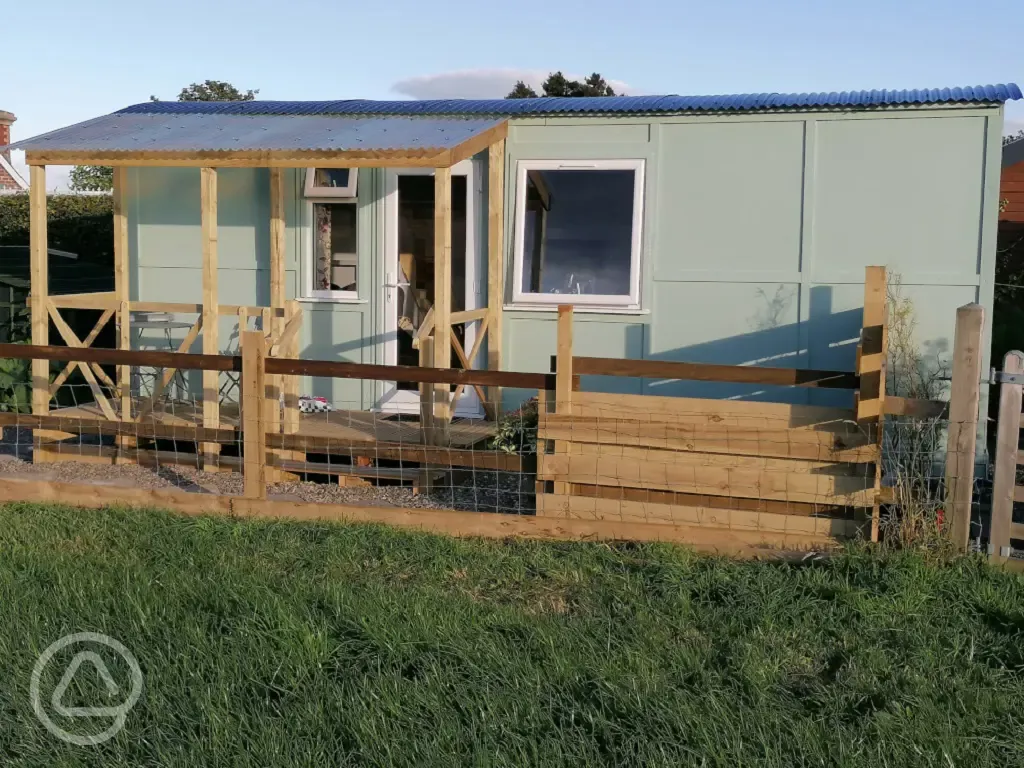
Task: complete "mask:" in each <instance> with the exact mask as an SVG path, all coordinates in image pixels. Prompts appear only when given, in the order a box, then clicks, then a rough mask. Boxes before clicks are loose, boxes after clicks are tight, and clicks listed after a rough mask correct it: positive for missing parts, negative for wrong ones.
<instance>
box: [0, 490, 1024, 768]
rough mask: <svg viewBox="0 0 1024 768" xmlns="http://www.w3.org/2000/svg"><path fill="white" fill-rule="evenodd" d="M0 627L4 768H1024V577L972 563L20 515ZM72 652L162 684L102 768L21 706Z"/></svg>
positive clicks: (136, 517) (3, 565) (0, 581)
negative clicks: (111, 647)
mask: <svg viewBox="0 0 1024 768" xmlns="http://www.w3.org/2000/svg"><path fill="white" fill-rule="evenodd" d="M0 606H2V608H0V718H2V721H0V764H2V765H4V766H8V765H13V766H21V765H24V766H29V765H31V766H52V765H68V766H71V765H76V766H77V765H96V766H100V765H102V766H142V765H153V766H200V765H206V766H214V765H216V766H235V765H237V766H242V765H244V766H279V765H280V766H291V765H308V766H314V765H315V766H342V765H452V766H463V765H507V766H525V765H563V764H574V765H591V764H606V765H614V766H627V765H637V766H641V765H642V766H648V765H709V766H712V765H714V766H729V767H730V768H734V767H736V766H761V765H771V766H796V765H815V766H822V765H843V766H902V765H907V766H910V765H913V766H923V765H932V766H943V767H944V768H949V767H950V766H972V768H973V767H976V766H1000V768H1002V767H1003V766H1007V765H1011V764H1013V765H1020V764H1022V762H1024V577H1021V576H1019V575H1011V574H1006V573H1002V572H998V571H995V570H991V569H989V568H988V567H987V566H985V565H984V564H982V563H981V562H980V561H976V560H970V559H966V560H963V561H960V562H958V563H956V564H954V565H951V566H945V567H942V568H938V567H934V566H932V565H929V564H927V563H926V562H924V561H923V560H922V559H920V558H918V557H913V556H888V557H886V556H879V555H873V554H869V553H867V552H865V551H851V552H849V553H847V554H845V555H843V556H841V557H837V558H835V559H833V560H831V561H829V562H819V563H812V564H803V565H794V564H782V563H766V562H761V563H758V562H734V561H729V560H725V559H718V558H710V557H705V556H699V555H696V554H693V553H691V552H689V551H688V550H686V549H683V548H678V547H673V546H668V545H663V546H659V545H642V546H639V545H620V546H614V547H613V546H606V545H601V544H582V543H575V544H561V543H539V542H537V543H535V542H493V541H481V540H456V539H449V538H444V537H439V536H432V535H426V534H414V533H409V532H401V531H397V530H391V529H387V528H383V527H376V526H366V525H352V526H337V525H327V524H323V525H316V524H298V523H267V522H256V521H230V520H226V519H214V518H184V517H178V516H173V515H170V514H166V513H162V512H136V511H126V510H105V511H100V512H96V511H80V510H74V509H70V508H66V507H57V506H37V505H8V506H0ZM81 631H96V632H102V633H105V634H108V635H111V636H113V637H114V638H116V639H117V640H119V641H121V642H122V643H124V644H125V645H126V646H127V647H128V648H129V649H131V651H132V652H133V653H134V655H135V657H136V658H137V659H138V661H139V664H140V666H141V668H142V670H143V673H144V677H145V687H144V692H143V696H142V698H141V700H140V701H139V703H138V705H137V706H136V707H135V708H134V709H133V710H132V711H131V713H130V714H129V715H128V718H127V723H126V725H125V727H124V729H123V730H122V731H121V732H120V733H119V734H118V735H117V736H116V737H114V738H113V739H112V740H110V741H108V742H106V743H105V744H103V745H101V746H93V747H84V746H83V747H78V746H70V745H67V744H64V743H63V742H60V741H58V740H57V739H56V738H54V737H53V736H52V735H51V734H50V733H49V732H47V731H46V730H45V729H44V728H43V726H42V725H41V724H40V723H39V721H38V720H37V719H36V717H35V715H34V713H33V711H32V708H31V706H30V704H29V679H30V674H31V671H32V668H33V665H34V664H35V662H36V659H37V657H38V656H39V654H40V652H41V651H42V650H43V649H44V648H46V647H47V646H48V645H49V644H50V643H52V642H53V641H55V640H57V639H58V638H59V637H61V636H62V635H65V634H67V633H71V632H81ZM65 663H66V660H65ZM115 666H116V665H115ZM85 668H86V667H84V666H83V668H82V669H85ZM112 670H113V671H114V672H115V676H116V672H117V670H114V667H112ZM61 672H62V670H61V669H57V670H56V671H55V672H48V673H47V674H48V675H49V676H48V677H47V676H44V688H45V686H46V685H49V686H50V688H49V690H53V687H54V685H55V684H56V681H57V680H58V679H59V676H60V674H61ZM92 677H96V675H95V674H93V675H92ZM90 681H91V677H89V676H88V675H87V676H85V677H84V678H83V680H80V677H79V676H76V677H75V681H74V685H73V687H72V688H71V689H69V695H70V696H72V697H73V698H75V699H76V700H82V701H83V702H85V700H86V699H87V698H88V696H89V694H90V690H91V689H90V685H91V682H90ZM96 686H97V688H96V691H99V690H101V688H99V682H98V678H97V681H96ZM96 691H91V692H92V693H96ZM46 698H48V697H46ZM86 703H92V704H93V705H95V704H96V702H95V701H94V700H92V701H91V702H86ZM115 703H116V702H115ZM83 705H84V704H83ZM106 722H109V721H106ZM94 730H95V729H94ZM100 730H101V729H100Z"/></svg>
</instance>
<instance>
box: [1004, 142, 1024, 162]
mask: <svg viewBox="0 0 1024 768" xmlns="http://www.w3.org/2000/svg"><path fill="white" fill-rule="evenodd" d="M1017 163H1024V139H1017V140H1016V141H1011V142H1010V143H1009V144H1004V145H1003V168H1009V167H1010V166H1011V165H1016V164H1017Z"/></svg>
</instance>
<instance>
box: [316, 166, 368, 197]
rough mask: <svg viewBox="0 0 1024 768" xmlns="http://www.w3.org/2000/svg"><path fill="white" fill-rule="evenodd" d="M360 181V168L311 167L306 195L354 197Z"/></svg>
mask: <svg viewBox="0 0 1024 768" xmlns="http://www.w3.org/2000/svg"><path fill="white" fill-rule="evenodd" d="M358 181H359V169H358V168H309V169H307V170H306V188H305V195H306V197H329V198H335V199H338V198H354V197H355V196H356V193H357V187H356V185H357V183H358Z"/></svg>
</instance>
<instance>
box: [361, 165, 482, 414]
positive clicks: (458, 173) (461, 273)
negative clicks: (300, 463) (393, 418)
mask: <svg viewBox="0 0 1024 768" xmlns="http://www.w3.org/2000/svg"><path fill="white" fill-rule="evenodd" d="M476 165H477V164H476V162H475V161H474V160H473V159H469V160H464V161H462V162H461V163H459V164H458V165H455V166H453V167H452V187H453V189H456V190H458V191H459V192H460V193H461V190H462V187H463V186H464V188H465V198H464V206H465V207H464V209H461V208H462V207H461V205H460V203H461V202H462V201H457V200H456V199H455V196H454V195H453V199H452V210H453V218H454V219H455V220H456V225H455V231H454V232H453V236H452V284H453V288H452V292H453V295H452V311H453V312H454V311H457V309H462V308H465V309H467V310H468V309H478V308H480V307H482V306H483V303H482V302H483V300H484V299H483V291H482V286H481V285H480V284H479V282H480V281H479V275H481V274H482V273H483V268H482V258H483V249H482V247H481V242H480V237H479V234H480V232H481V230H482V227H481V223H480V221H479V220H478V217H479V216H480V214H481V211H482V210H483V208H482V207H481V206H482V199H483V198H482V194H483V192H482V188H481V184H482V178H481V175H480V173H479V172H478V169H477V167H476ZM433 175H434V171H433V169H432V168H410V169H397V170H391V169H388V170H387V171H385V184H384V191H385V198H384V206H385V208H384V222H385V224H384V283H383V286H382V290H383V294H382V296H381V302H380V306H381V307H382V312H383V316H382V318H381V320H382V322H381V325H380V327H381V328H382V329H383V340H382V341H383V347H384V364H385V365H416V364H418V361H417V356H416V354H415V353H414V352H413V351H412V349H411V340H412V336H411V334H410V333H409V332H408V331H409V329H410V328H412V329H415V328H416V327H418V325H419V323H420V322H421V321H422V319H423V317H422V316H423V315H424V314H425V312H424V311H423V310H422V307H423V306H427V305H428V304H418V303H417V302H416V301H415V299H414V298H413V296H414V295H415V286H410V285H409V283H408V280H407V278H408V276H407V275H406V274H405V272H404V270H403V268H402V266H403V265H402V264H400V260H399V254H400V251H401V250H402V245H403V244H404V245H405V246H406V250H407V251H409V250H415V248H409V247H408V246H409V241H410V239H415V238H416V237H417V236H419V237H420V240H423V238H429V243H430V248H431V249H432V248H433V216H432V214H430V215H429V217H428V216H426V215H424V216H423V217H422V219H421V222H420V223H422V224H423V225H424V226H423V232H422V233H417V232H412V231H410V230H411V229H412V228H413V227H414V226H415V223H410V217H409V215H408V214H409V211H410V209H411V207H413V206H415V205H416V203H415V202H414V201H413V198H414V197H415V196H416V194H417V191H420V192H422V193H423V194H424V198H423V200H422V201H421V207H422V208H423V210H424V211H426V210H427V207H426V204H427V202H429V206H430V207H429V210H431V211H432V206H433V203H432V195H433V192H432V191H431V190H432V187H433ZM403 179H406V181H405V182H403V181H402V180H403ZM463 180H464V181H463ZM426 194H429V195H430V201H427V200H426V197H425V195H426ZM403 196H404V198H403ZM459 196H461V194H460V195H459ZM463 210H464V212H465V215H464V217H463V216H462V215H461V214H462V212H463ZM462 218H464V220H465V238H464V241H463V242H464V243H465V247H464V250H463V249H460V248H459V240H460V239H461V238H460V234H461V221H460V219H462ZM400 227H401V228H402V231H400ZM404 258H405V259H406V260H408V259H409V256H408V255H406V256H405V257H404ZM405 263H406V264H408V261H406V262H405ZM457 290H458V292H459V294H460V295H458V296H456V295H455V292H456V291H457ZM421 293H422V292H421ZM424 298H425V299H426V301H427V302H428V303H429V302H432V299H433V297H422V296H421V298H420V301H421V302H422V301H423V300H424ZM460 304H461V305H463V306H460ZM478 326H479V321H476V322H473V323H468V324H466V326H465V336H464V344H463V346H464V348H465V350H466V353H467V354H468V353H469V350H470V349H472V347H473V344H474V342H475V340H476V334H477V327H478ZM482 359H484V358H483V356H482V355H479V356H478V357H477V359H476V360H475V361H474V362H473V364H474V365H477V364H478V363H479V361H480V360H482ZM452 360H453V362H456V363H457V358H456V356H455V354H454V352H453V354H452ZM377 402H378V404H379V408H380V410H382V411H387V412H391V413H410V414H418V413H419V408H420V396H419V389H418V387H415V386H411V385H408V384H405V385H401V384H398V383H397V382H383V383H382V385H381V391H380V394H379V397H378V401H377ZM455 415H456V416H461V417H467V418H476V417H480V416H482V415H483V408H482V404H481V403H480V400H479V398H478V396H477V394H476V391H475V390H474V389H473V388H472V387H465V388H464V389H463V392H462V395H461V396H460V397H459V402H458V403H456V404H455Z"/></svg>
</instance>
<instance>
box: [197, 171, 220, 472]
mask: <svg viewBox="0 0 1024 768" xmlns="http://www.w3.org/2000/svg"><path fill="white" fill-rule="evenodd" d="M199 173H200V199H201V205H202V237H203V314H202V317H203V354H204V355H217V354H220V348H219V347H220V345H219V342H218V338H217V330H218V327H219V325H220V321H219V309H218V306H217V169H216V168H200V169H199ZM203 426H204V427H206V428H208V429H216V428H217V427H219V426H220V374H219V373H218V372H217V371H203ZM202 449H203V461H204V466H205V467H206V469H208V470H212V469H213V468H214V467H216V465H217V460H218V459H217V457H218V455H219V454H220V445H219V444H217V443H203V446H202Z"/></svg>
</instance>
